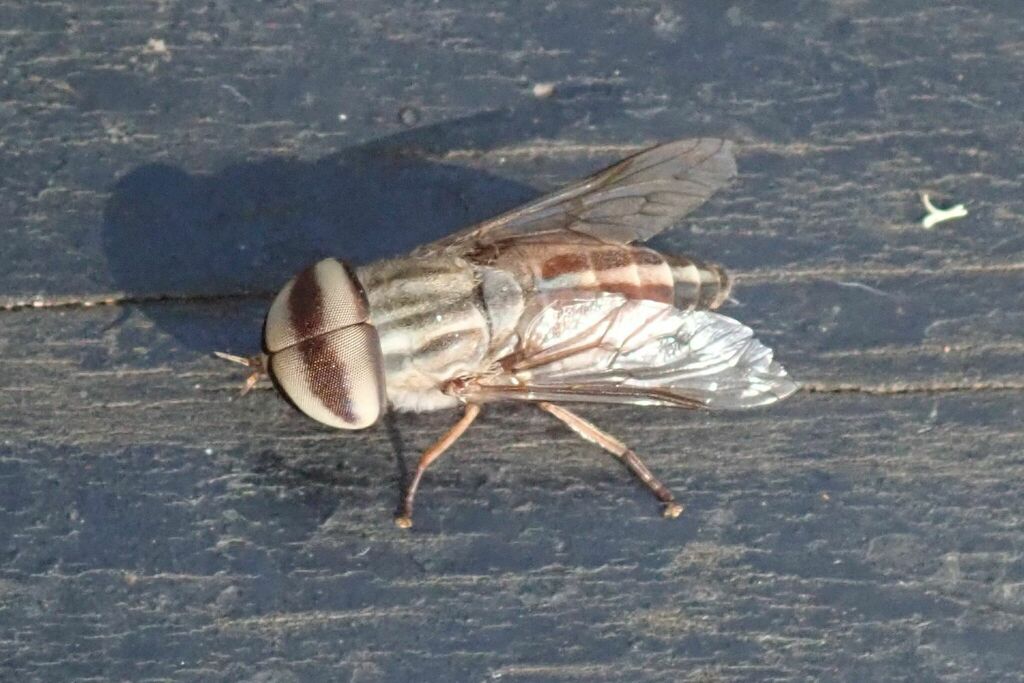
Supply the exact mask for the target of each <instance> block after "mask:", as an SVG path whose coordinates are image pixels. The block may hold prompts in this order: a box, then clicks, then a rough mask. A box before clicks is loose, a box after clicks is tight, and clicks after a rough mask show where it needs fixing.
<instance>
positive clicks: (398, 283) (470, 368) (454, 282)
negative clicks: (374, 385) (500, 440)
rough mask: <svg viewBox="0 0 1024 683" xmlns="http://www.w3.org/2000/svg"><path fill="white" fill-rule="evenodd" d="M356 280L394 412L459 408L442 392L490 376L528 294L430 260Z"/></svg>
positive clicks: (390, 266)
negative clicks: (459, 382) (376, 338)
mask: <svg viewBox="0 0 1024 683" xmlns="http://www.w3.org/2000/svg"><path fill="white" fill-rule="evenodd" d="M357 272H358V277H359V281H360V282H361V283H362V285H363V287H364V289H365V290H366V294H367V299H368V301H369V304H370V321H371V324H373V325H374V326H375V327H376V329H377V332H378V334H379V335H380V342H381V350H382V352H383V361H384V373H385V378H386V382H387V393H388V398H389V399H390V401H391V403H392V404H393V405H394V406H395V407H396V408H398V409H400V410H435V409H439V408H445V407H450V406H453V405H455V404H456V403H457V400H456V399H454V398H453V397H451V396H448V395H446V394H445V393H443V392H442V390H441V389H442V387H443V386H444V384H445V383H446V382H448V381H449V380H452V379H456V378H459V377H466V376H470V375H476V374H479V373H481V372H484V371H486V370H487V368H488V367H489V365H490V364H491V363H492V362H493V361H494V359H495V358H497V357H500V356H501V355H504V354H505V353H508V352H509V351H510V350H511V348H510V345H511V344H512V343H513V341H514V340H513V331H514V329H515V326H516V324H517V322H518V321H519V317H520V315H521V313H522V310H523V293H522V290H521V288H520V287H519V285H518V284H517V283H516V281H515V279H514V278H513V277H512V276H511V275H509V274H507V273H505V272H504V271H502V270H499V269H495V268H489V267H481V266H474V265H473V264H471V263H469V262H468V261H466V260H464V259H462V258H458V257H454V256H432V257H409V258H398V259H391V260H387V261H379V262H376V263H371V264H369V265H367V266H364V267H362V268H360V269H359V270H358V271H357Z"/></svg>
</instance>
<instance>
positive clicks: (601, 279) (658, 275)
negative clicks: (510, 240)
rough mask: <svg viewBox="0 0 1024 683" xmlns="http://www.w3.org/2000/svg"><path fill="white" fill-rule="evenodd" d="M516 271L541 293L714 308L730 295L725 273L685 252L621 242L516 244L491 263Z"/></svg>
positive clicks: (679, 306)
mask: <svg viewBox="0 0 1024 683" xmlns="http://www.w3.org/2000/svg"><path fill="white" fill-rule="evenodd" d="M495 265H496V266H498V267H502V268H506V269H508V270H510V271H511V272H516V273H517V274H518V275H519V278H520V281H521V284H523V286H524V289H527V290H532V291H535V292H538V293H543V294H557V293H559V292H570V291H596V292H614V293H617V294H622V295H623V296H626V297H628V298H630V299H648V300H651V301H660V302H663V303H672V304H673V305H675V306H676V307H677V308H681V309H684V310H685V309H690V308H708V309H715V308H718V307H719V306H721V305H722V303H723V302H724V301H725V299H726V298H727V297H728V296H729V288H730V282H729V277H728V275H726V273H725V271H724V270H723V269H722V268H721V267H719V266H717V265H714V264H710V263H703V262H701V261H698V260H696V259H692V258H689V257H687V256H669V255H663V254H659V253H658V252H656V251H654V250H653V249H647V248H644V247H630V246H620V245H586V244H562V245H550V244H545V245H520V246H518V247H515V248H512V249H509V250H508V251H507V252H505V253H503V254H502V255H500V256H499V257H498V259H497V261H496V262H495Z"/></svg>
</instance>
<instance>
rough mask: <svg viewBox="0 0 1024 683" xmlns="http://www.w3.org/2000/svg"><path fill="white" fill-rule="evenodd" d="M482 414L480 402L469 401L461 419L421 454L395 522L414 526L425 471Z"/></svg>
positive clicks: (404, 527)
mask: <svg viewBox="0 0 1024 683" xmlns="http://www.w3.org/2000/svg"><path fill="white" fill-rule="evenodd" d="M479 414H480V404H478V403H467V404H466V412H465V413H463V414H462V417H461V418H459V421H458V422H456V423H455V424H454V425H452V427H451V429H449V430H448V431H447V432H445V433H444V435H443V436H442V437H441V438H440V439H438V440H437V441H436V442H434V445H433V446H431V447H430V448H428V449H427V450H425V451H424V452H423V455H421V456H420V461H419V463H418V464H417V465H416V472H415V474H413V477H412V481H410V482H409V485H408V487H406V489H405V496H404V497H403V498H402V505H401V507H400V508H399V509H398V514H397V515H395V524H396V525H397V526H399V527H401V528H402V529H408V528H409V527H411V526H412V506H413V502H414V500H415V498H416V490H417V489H418V488H419V487H420V480H422V479H423V473H424V472H426V471H427V468H428V467H430V464H431V463H432V462H434V461H435V460H437V459H438V458H439V457H441V454H443V453H444V452H445V451H446V450H448V448H450V447H451V445H452V444H453V443H455V441H456V440H457V439H458V438H459V437H460V436H462V434H463V432H465V431H466V430H467V429H468V428H469V426H470V425H471V424H473V420H475V419H476V418H477V416H478V415H479Z"/></svg>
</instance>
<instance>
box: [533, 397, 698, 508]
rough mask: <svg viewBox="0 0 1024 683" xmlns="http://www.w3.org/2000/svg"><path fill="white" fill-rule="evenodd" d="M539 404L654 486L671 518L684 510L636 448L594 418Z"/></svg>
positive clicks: (652, 491)
mask: <svg viewBox="0 0 1024 683" xmlns="http://www.w3.org/2000/svg"><path fill="white" fill-rule="evenodd" d="M537 405H538V406H539V407H540V409H541V410H544V411H546V412H548V413H551V414H552V415H554V416H555V417H556V418H558V419H559V420H561V421H562V422H563V423H565V425H566V426H568V427H569V429H571V430H573V431H574V432H576V433H577V434H578V435H580V436H581V437H583V438H584V439H586V440H587V441H589V442H591V443H593V444H597V445H598V446H600V447H601V448H603V449H605V450H606V451H608V452H609V453H611V454H612V455H614V456H615V457H616V458H618V459H619V460H620V461H622V464H624V465H625V466H626V467H627V468H628V469H629V471H630V472H632V473H633V475H634V476H636V478H637V479H639V480H640V481H642V482H643V483H644V485H645V486H646V487H647V488H648V489H650V491H651V493H653V494H654V496H655V498H657V499H658V500H659V501H661V503H662V505H663V506H664V507H663V508H662V512H661V514H662V516H663V517H665V518H667V519H675V518H676V517H678V516H679V515H681V514H682V513H683V506H682V505H680V504H679V503H677V502H676V499H675V496H674V495H673V494H672V492H671V491H670V490H669V489H668V487H667V486H665V485H664V484H662V483H661V482H660V481H659V480H658V478H657V477H655V476H654V474H653V473H652V472H651V470H650V469H648V467H647V465H646V464H644V461H643V460H641V459H640V456H638V455H637V454H636V452H634V451H633V449H631V448H629V447H628V446H626V445H625V444H624V443H622V442H621V441H619V440H618V439H616V438H615V437H614V436H612V435H611V434H608V433H607V432H604V431H602V430H600V429H598V427H597V426H595V425H594V424H593V423H591V422H590V421H588V420H585V419H583V418H582V417H580V416H579V415H576V414H575V413H573V412H571V411H569V410H566V409H565V408H563V407H561V406H558V405H555V404H554V403H548V402H547V401H541V402H539V403H537Z"/></svg>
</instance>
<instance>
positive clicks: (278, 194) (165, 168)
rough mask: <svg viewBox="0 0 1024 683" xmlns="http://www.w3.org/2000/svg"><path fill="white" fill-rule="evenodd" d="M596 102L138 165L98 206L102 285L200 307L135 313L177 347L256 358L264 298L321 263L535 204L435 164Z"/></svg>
mask: <svg viewBox="0 0 1024 683" xmlns="http://www.w3.org/2000/svg"><path fill="white" fill-rule="evenodd" d="M608 95H609V92H607V89H605V90H603V91H594V90H593V89H589V90H586V89H583V90H579V91H576V92H573V91H565V92H563V93H562V94H561V96H560V97H556V98H550V99H546V100H532V101H530V102H529V103H528V104H526V105H524V106H522V107H519V108H514V109H502V110H494V111H488V112H484V113H480V114H476V115H473V116H469V117H465V118H462V119H456V120H453V121H448V122H443V123H439V124H436V125H431V126H425V127H421V128H417V129H413V130H409V131H404V132H402V133H399V134H396V135H392V136H389V137H386V138H383V139H380V140H376V141H372V142H369V143H366V144H362V145H357V146H354V147H350V148H346V149H344V150H341V151H339V152H336V153H333V154H330V155H328V156H325V157H323V158H320V159H317V160H313V161H303V160H297V159H291V158H281V157H272V158H267V159H263V160H258V161H253V162H244V163H237V164H232V165H229V166H227V167H225V168H223V169H222V170H220V171H218V172H216V173H213V174H190V173H188V172H186V171H184V170H182V169H181V168H178V167H175V166H171V165H168V164H149V165H146V166H141V167H139V168H137V169H135V170H134V171H132V172H131V173H129V174H128V175H127V176H125V177H124V178H122V179H121V180H120V181H119V182H118V183H117V184H116V186H115V187H114V188H113V192H112V195H111V198H110V200H109V201H108V203H107V206H106V207H105V212H104V225H103V244H104V249H105V252H106V257H107V262H108V265H109V268H110V271H111V274H112V277H113V280H114V282H115V283H116V285H117V286H118V288H119V289H120V290H122V291H124V292H126V293H127V295H128V296H129V297H130V298H138V299H154V298H155V299H159V298H170V299H173V300H175V301H178V300H182V299H184V300H186V302H189V301H193V300H194V301H204V302H205V303H204V305H202V306H196V305H185V306H181V305H177V304H173V303H172V304H168V303H154V304H150V305H145V306H141V307H138V308H137V309H136V310H139V311H141V312H142V313H143V314H144V315H146V316H147V317H149V318H150V319H152V321H153V322H154V323H155V324H156V325H157V326H158V327H159V328H160V329H161V330H162V331H164V332H166V333H167V334H169V335H171V336H172V337H174V339H175V340H176V341H177V343H178V344H180V345H181V346H183V347H184V348H186V349H188V350H191V351H194V352H199V353H204V354H206V353H211V352H213V351H215V350H223V349H232V350H235V351H239V352H242V353H247V352H251V351H254V350H255V349H256V348H257V347H258V345H259V341H260V340H259V330H260V325H261V323H262V316H263V314H264V313H265V311H266V306H267V304H268V301H269V298H270V297H272V296H273V294H274V293H275V292H276V290H277V289H278V288H279V287H281V286H282V285H283V284H284V283H285V282H286V281H287V280H288V278H290V277H291V276H292V275H294V274H295V272H297V271H298V270H299V269H301V268H302V267H303V266H305V265H308V264H309V263H312V262H314V261H317V260H319V259H322V258H324V257H327V256H335V257H338V258H341V259H344V260H346V261H348V262H350V263H353V264H361V263H366V262H368V261H372V260H375V259H379V258H383V257H388V256H395V255H398V254H401V253H403V252H406V251H408V250H409V249H411V248H413V247H414V246H416V245H418V244H422V243H424V242H428V241H430V240H433V239H437V238H439V237H441V236H443V235H446V234H448V233H450V232H452V231H454V230H456V229H458V228H460V227H463V226H465V225H468V224H470V223H473V222H475V221H479V220H482V219H484V218H488V217H490V216H493V215H494V214H497V213H500V212H501V211H504V210H507V209H510V208H512V207H514V206H516V205H518V204H520V203H522V202H524V201H526V200H528V199H531V198H533V197H535V196H536V195H537V194H538V192H537V191H536V190H535V189H533V188H531V187H529V186H527V185H523V184H521V183H518V182H514V181H511V180H507V179H503V178H499V177H497V176H494V175H490V174H487V173H484V172H481V171H479V170H477V169H472V168H465V167H460V166H457V165H454V164H451V163H443V162H442V161H440V159H441V158H442V157H443V155H444V154H445V153H446V152H448V151H450V150H453V149H472V150H480V151H487V150H490V149H495V148H498V147H501V146H504V145H508V144H511V143H514V142H516V141H518V140H523V139H529V138H535V137H549V136H554V135H557V134H558V132H559V131H561V130H562V129H564V128H566V127H567V126H570V125H572V124H573V123H576V122H579V121H581V120H587V121H588V122H590V123H593V122H594V120H595V117H596V116H597V115H596V113H595V112H596V111H608V110H609V109H611V107H610V106H609V102H608ZM186 309H187V310H186Z"/></svg>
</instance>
